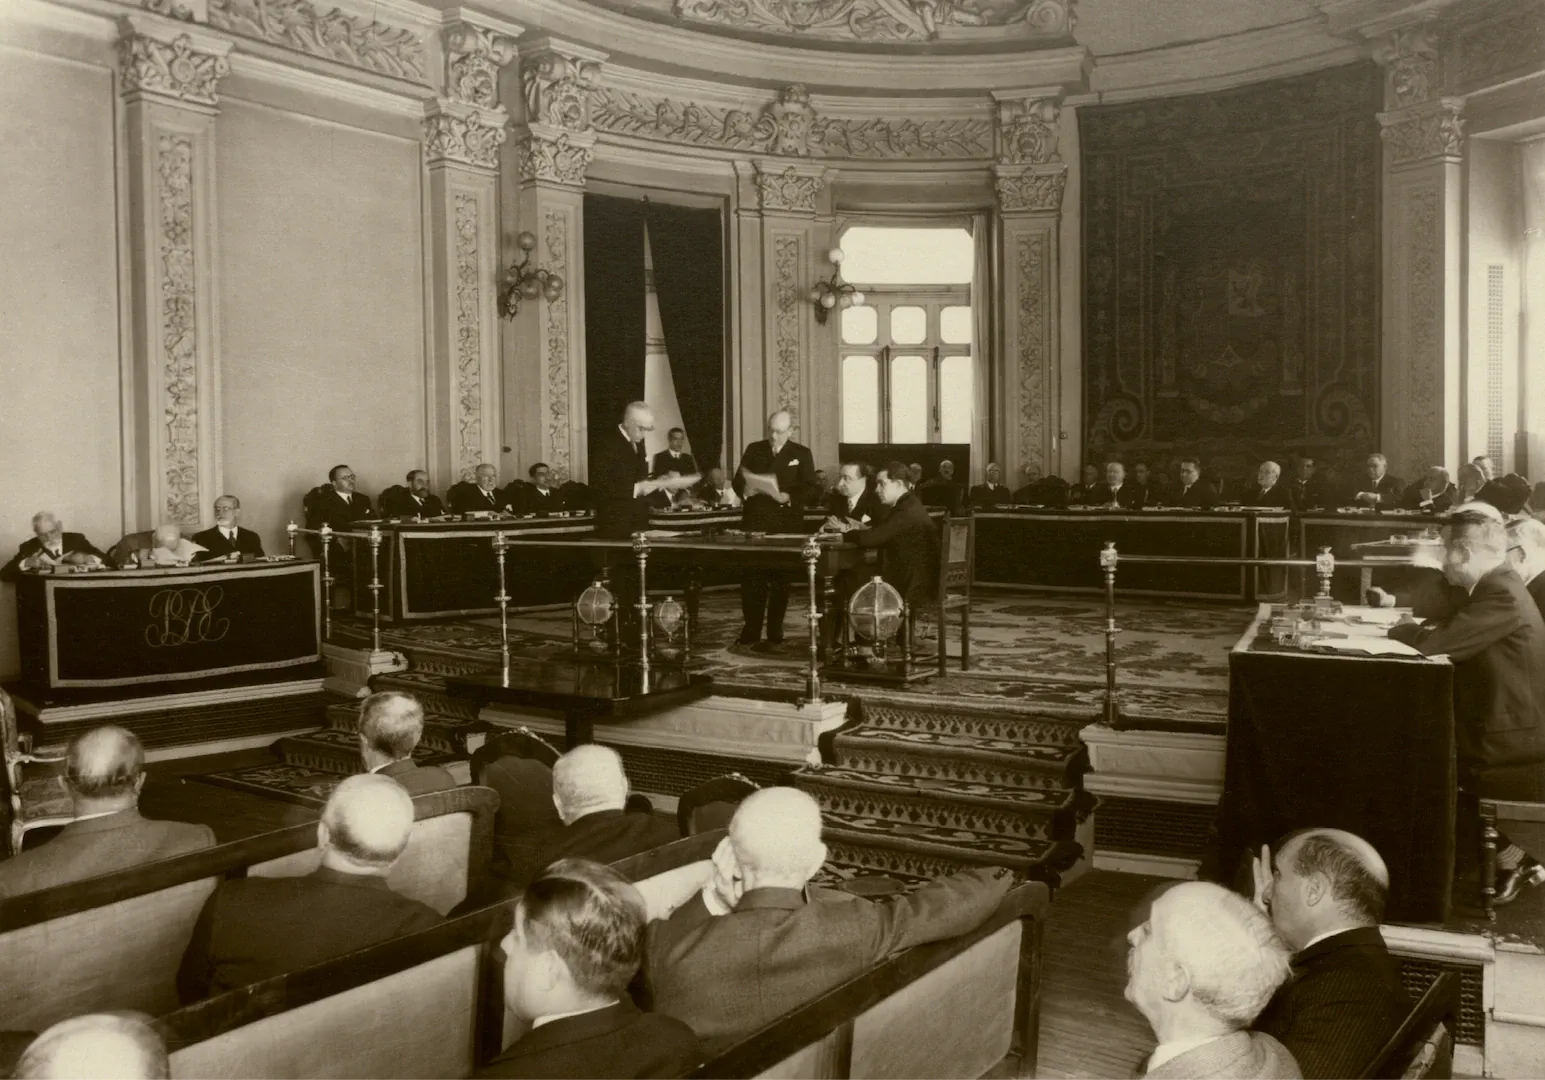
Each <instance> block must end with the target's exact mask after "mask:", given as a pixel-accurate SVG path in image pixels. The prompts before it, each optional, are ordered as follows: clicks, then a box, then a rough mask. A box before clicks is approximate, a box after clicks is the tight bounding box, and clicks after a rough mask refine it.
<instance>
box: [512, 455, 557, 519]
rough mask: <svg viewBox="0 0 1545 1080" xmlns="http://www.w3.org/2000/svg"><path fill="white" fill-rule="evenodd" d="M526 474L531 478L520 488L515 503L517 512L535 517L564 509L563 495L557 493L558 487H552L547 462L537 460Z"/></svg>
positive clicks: (551, 476)
mask: <svg viewBox="0 0 1545 1080" xmlns="http://www.w3.org/2000/svg"><path fill="white" fill-rule="evenodd" d="M526 475H527V476H529V477H530V478H531V482H530V483H529V484H525V485H523V486H522V487H521V489H520V494H519V496H517V501H516V503H515V512H516V513H517V514H535V515H536V516H537V517H546V516H547V515H548V514H555V513H557V512H558V511H560V510H562V509H564V505H563V496H562V495H560V494H558V489H557V488H555V487H553V471H552V469H551V468H549V467H548V464H547V462H545V461H539V462H537V463H536V464H535V465H533V466H531V468H529V469H527V470H526Z"/></svg>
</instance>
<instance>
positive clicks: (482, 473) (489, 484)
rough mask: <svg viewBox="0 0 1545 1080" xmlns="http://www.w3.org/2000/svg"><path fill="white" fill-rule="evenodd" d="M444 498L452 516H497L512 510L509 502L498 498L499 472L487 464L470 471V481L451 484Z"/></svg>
mask: <svg viewBox="0 0 1545 1080" xmlns="http://www.w3.org/2000/svg"><path fill="white" fill-rule="evenodd" d="M462 475H466V474H465V473H463V474H462ZM446 498H447V501H448V502H449V504H450V512H451V513H453V514H479V513H486V514H497V513H509V512H511V511H513V509H514V508H513V507H512V506H511V505H510V504H509V500H507V499H505V498H502V497H501V496H500V493H499V470H498V469H497V468H495V467H494V466H492V465H490V464H488V463H487V462H484V463H483V464H481V465H479V466H478V467H477V468H475V469H473V470H472V479H471V480H470V481H469V480H463V481H461V482H460V483H456V484H452V485H451V490H450V491H448V492H446Z"/></svg>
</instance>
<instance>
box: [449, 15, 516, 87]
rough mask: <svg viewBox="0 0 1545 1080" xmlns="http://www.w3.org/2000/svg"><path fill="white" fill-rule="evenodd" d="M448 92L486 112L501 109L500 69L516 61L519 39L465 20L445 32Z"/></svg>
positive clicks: (454, 24)
mask: <svg viewBox="0 0 1545 1080" xmlns="http://www.w3.org/2000/svg"><path fill="white" fill-rule="evenodd" d="M444 38H445V92H446V94H447V95H449V96H450V97H451V98H452V99H454V100H456V101H460V102H463V103H464V104H467V105H476V106H479V107H480V108H484V109H496V108H498V107H499V69H500V68H502V67H503V66H504V65H505V64H508V63H509V62H510V61H511V60H513V59H515V39H514V38H513V37H512V36H510V35H509V34H503V33H500V32H499V31H497V30H492V29H489V28H488V27H483V26H478V25H475V24H473V23H470V22H467V21H465V20H463V21H461V22H457V23H453V24H452V25H450V26H448V27H446V28H445V34H444Z"/></svg>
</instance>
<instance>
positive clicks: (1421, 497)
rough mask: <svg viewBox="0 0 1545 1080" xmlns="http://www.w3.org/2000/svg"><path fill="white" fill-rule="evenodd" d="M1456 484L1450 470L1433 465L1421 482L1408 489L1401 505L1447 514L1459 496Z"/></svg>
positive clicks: (1402, 507)
mask: <svg viewBox="0 0 1545 1080" xmlns="http://www.w3.org/2000/svg"><path fill="white" fill-rule="evenodd" d="M1457 497H1458V496H1457V494H1456V492H1455V488H1454V484H1453V482H1452V481H1451V480H1449V478H1448V470H1447V469H1445V468H1444V467H1443V466H1442V465H1433V466H1432V467H1430V468H1429V469H1428V470H1427V472H1426V473H1425V474H1424V475H1423V476H1422V478H1421V480H1420V482H1418V483H1415V484H1412V485H1411V486H1410V487H1409V488H1407V489H1406V493H1405V497H1404V498H1403V499H1401V501H1400V506H1401V509H1404V510H1421V511H1424V512H1425V513H1429V514H1446V513H1448V510H1449V507H1451V506H1453V505H1454V501H1455V499H1456V498H1457Z"/></svg>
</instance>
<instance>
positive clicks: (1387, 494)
mask: <svg viewBox="0 0 1545 1080" xmlns="http://www.w3.org/2000/svg"><path fill="white" fill-rule="evenodd" d="M1388 470H1389V460H1388V459H1387V458H1386V457H1385V456H1384V455H1383V454H1369V455H1368V473H1367V476H1365V477H1364V478H1363V479H1362V480H1360V481H1358V482H1357V483H1356V484H1354V485H1353V486H1352V491H1351V502H1352V505H1354V506H1368V507H1377V508H1379V509H1380V510H1393V509H1394V508H1395V507H1397V506H1399V505H1400V496H1401V494H1402V493H1404V491H1405V485H1404V484H1402V483H1401V482H1400V480H1399V479H1397V478H1396V477H1393V476H1391V475H1390V474H1389V472H1388Z"/></svg>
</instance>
